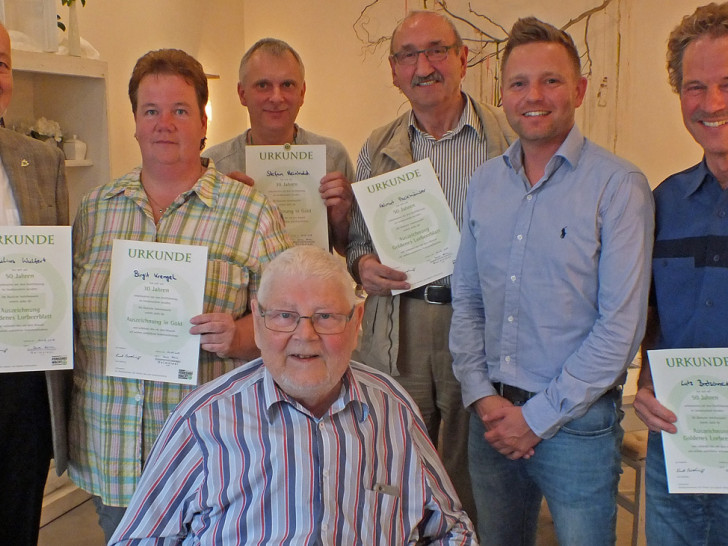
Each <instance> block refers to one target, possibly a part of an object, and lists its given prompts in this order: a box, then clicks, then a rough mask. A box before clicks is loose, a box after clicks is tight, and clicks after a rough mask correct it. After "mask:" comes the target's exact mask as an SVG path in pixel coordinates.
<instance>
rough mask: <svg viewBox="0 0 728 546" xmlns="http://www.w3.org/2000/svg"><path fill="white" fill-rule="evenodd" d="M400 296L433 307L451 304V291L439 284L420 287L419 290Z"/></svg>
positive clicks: (403, 293)
mask: <svg viewBox="0 0 728 546" xmlns="http://www.w3.org/2000/svg"><path fill="white" fill-rule="evenodd" d="M402 295H403V296H405V297H406V298H412V299H416V300H424V301H426V302H427V303H432V304H435V305H445V304H446V303H451V302H452V291H451V290H450V287H449V286H442V285H439V284H428V285H426V286H420V287H419V288H415V289H413V290H410V291H409V292H402Z"/></svg>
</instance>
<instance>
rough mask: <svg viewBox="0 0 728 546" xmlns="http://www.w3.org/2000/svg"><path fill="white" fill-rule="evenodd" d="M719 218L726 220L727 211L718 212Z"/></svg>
mask: <svg viewBox="0 0 728 546" xmlns="http://www.w3.org/2000/svg"><path fill="white" fill-rule="evenodd" d="M718 218H725V211H724V210H719V211H718Z"/></svg>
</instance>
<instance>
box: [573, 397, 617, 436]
mask: <svg viewBox="0 0 728 546" xmlns="http://www.w3.org/2000/svg"><path fill="white" fill-rule="evenodd" d="M618 411H620V410H618V409H617V405H616V404H615V401H614V399H612V398H611V397H609V396H603V397H602V398H600V399H599V400H597V401H596V402H594V404H592V407H590V408H589V409H588V410H587V412H586V413H585V414H584V415H582V416H581V417H579V418H578V419H574V420H573V421H569V422H568V423H566V424H565V425H564V426H563V427H561V432H564V433H566V434H572V435H574V436H602V435H604V434H608V433H610V432H612V431H613V429H614V426H615V425H617V424H618V423H619V420H620V419H619V415H618Z"/></svg>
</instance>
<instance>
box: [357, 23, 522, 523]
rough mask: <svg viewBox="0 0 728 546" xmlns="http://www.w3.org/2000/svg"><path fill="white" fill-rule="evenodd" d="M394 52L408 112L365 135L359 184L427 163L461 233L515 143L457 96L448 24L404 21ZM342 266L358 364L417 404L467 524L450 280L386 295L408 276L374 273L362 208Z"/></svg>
mask: <svg viewBox="0 0 728 546" xmlns="http://www.w3.org/2000/svg"><path fill="white" fill-rule="evenodd" d="M390 52H391V55H390V57H389V64H390V66H391V68H392V79H393V82H394V85H395V86H397V87H398V88H399V89H400V90H401V91H402V93H403V94H404V95H405V97H407V99H408V100H409V102H410V105H411V107H412V109H411V110H410V111H409V112H407V113H405V114H404V115H402V116H400V117H399V118H397V119H396V120H394V121H393V122H391V123H389V124H387V125H385V126H384V127H380V128H379V129H377V130H375V131H374V132H373V133H372V134H371V136H370V137H369V139H368V140H367V142H366V143H365V144H364V147H363V148H362V150H361V153H360V154H359V159H358V163H357V173H356V177H357V180H364V179H366V178H370V177H372V176H376V175H379V174H383V173H386V172H388V171H391V170H394V169H398V168H400V167H404V166H406V165H409V164H410V163H413V162H415V161H419V160H422V159H424V158H426V157H429V158H430V160H431V161H432V164H433V166H434V168H435V172H436V173H437V175H438V178H439V180H440V184H441V185H442V188H443V191H444V193H445V198H446V199H447V201H448V204H449V205H450V208H451V210H452V212H453V216H454V217H455V220H456V222H457V223H458V226H459V225H460V222H461V219H462V209H463V203H464V201H465V193H466V190H467V187H468V181H469V179H470V175H472V174H473V171H474V170H475V169H476V167H478V166H479V165H480V164H481V163H483V162H484V161H485V160H486V159H489V158H491V157H496V156H498V155H500V154H501V153H503V152H504V151H505V149H506V148H507V146H508V142H509V141H510V140H511V134H512V133H511V131H510V128H509V127H508V124H507V122H506V121H505V119H504V118H503V117H502V115H501V113H500V111H499V109H497V108H494V107H492V106H487V105H482V104H479V103H477V102H476V101H475V100H473V98H472V97H470V96H469V95H467V94H466V93H464V92H463V91H462V89H461V83H462V79H463V77H464V76H465V70H466V68H467V59H468V48H467V46H465V45H464V44H463V41H462V38H461V37H460V35H459V33H458V32H457V30H456V28H455V26H454V25H453V23H452V22H451V21H450V20H449V19H447V18H446V17H444V16H442V15H440V14H439V13H435V12H432V11H414V12H411V13H409V14H408V15H407V16H406V17H405V18H404V20H403V21H402V22H401V23H400V24H399V25H398V26H397V27H396V28H395V30H394V32H393V34H392V39H391V44H390ZM347 261H348V263H349V269H350V271H351V272H352V275H353V276H354V278H355V279H356V280H357V282H359V283H361V285H362V287H363V288H364V290H365V291H366V293H367V295H368V297H367V301H366V304H365V312H364V320H363V335H362V338H361V342H360V346H359V352H358V353H357V357H358V358H359V359H360V360H361V361H362V362H365V363H366V364H368V365H370V366H373V367H375V368H377V369H379V370H382V371H384V372H387V373H389V374H391V375H392V376H394V377H396V379H397V380H398V381H399V382H400V383H401V384H402V386H404V388H405V389H407V391H408V392H409V393H410V395H412V397H413V398H414V399H415V402H417V404H418V405H419V407H420V411H421V412H422V414H423V416H424V419H425V423H426V424H427V429H428V431H429V433H430V438H431V439H432V441H433V443H434V444H435V445H436V446H438V447H439V448H440V455H441V456H442V458H443V461H444V463H445V468H446V469H447V471H448V473H449V474H450V477H451V478H452V479H453V482H454V484H455V489H456V490H457V492H458V495H459V496H460V499H461V500H462V501H463V506H464V507H465V509H466V511H467V512H468V514H469V515H470V517H471V518H473V517H474V516H475V512H474V505H473V500H472V493H471V490H470V479H469V477H468V473H467V472H466V471H465V469H466V468H467V438H468V413H467V411H465V409H464V408H463V405H462V399H461V396H460V385H459V384H458V382H457V380H456V379H455V377H454V376H453V373H452V358H451V356H450V352H449V350H448V332H449V328H450V317H451V314H452V307H451V305H450V301H451V295H450V279H449V278H448V277H445V278H442V279H439V280H437V281H435V282H434V283H432V284H431V285H428V286H424V287H421V288H418V289H415V290H411V291H408V292H405V293H403V294H402V296H395V297H392V295H391V291H392V290H402V289H404V290H407V289H409V288H410V286H409V284H408V283H407V275H406V274H405V273H404V272H402V271H397V270H395V269H392V268H390V267H387V266H385V265H383V264H382V263H380V261H379V258H378V256H377V254H376V250H375V249H374V246H373V244H372V241H371V237H370V235H369V233H368V231H367V228H366V226H365V224H364V221H363V218H362V216H361V212H360V211H359V209H358V207H354V213H353V218H352V226H351V230H350V232H349V248H348V250H347Z"/></svg>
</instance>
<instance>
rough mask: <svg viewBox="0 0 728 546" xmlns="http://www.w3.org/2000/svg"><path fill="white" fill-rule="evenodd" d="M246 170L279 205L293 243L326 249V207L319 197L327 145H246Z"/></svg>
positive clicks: (324, 170)
mask: <svg viewBox="0 0 728 546" xmlns="http://www.w3.org/2000/svg"><path fill="white" fill-rule="evenodd" d="M245 171H246V173H245V174H247V175H248V176H250V177H251V178H252V179H253V180H255V188H256V189H257V190H258V191H261V192H263V193H264V194H265V195H266V196H267V197H268V198H269V199H270V200H271V201H273V202H274V203H275V204H276V205H277V206H278V208H279V209H280V211H281V214H282V215H283V219H284V220H285V221H286V231H288V234H289V235H290V236H291V239H292V240H293V242H294V244H296V245H314V246H318V247H321V248H323V249H324V250H328V249H329V226H328V222H327V220H326V205H325V204H324V202H323V200H322V199H321V195H320V194H319V182H320V181H321V179H322V178H323V177H324V175H325V174H326V146H324V145H323V144H312V145H307V146H291V145H290V144H286V145H283V146H246V148H245Z"/></svg>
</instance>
